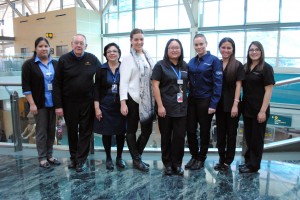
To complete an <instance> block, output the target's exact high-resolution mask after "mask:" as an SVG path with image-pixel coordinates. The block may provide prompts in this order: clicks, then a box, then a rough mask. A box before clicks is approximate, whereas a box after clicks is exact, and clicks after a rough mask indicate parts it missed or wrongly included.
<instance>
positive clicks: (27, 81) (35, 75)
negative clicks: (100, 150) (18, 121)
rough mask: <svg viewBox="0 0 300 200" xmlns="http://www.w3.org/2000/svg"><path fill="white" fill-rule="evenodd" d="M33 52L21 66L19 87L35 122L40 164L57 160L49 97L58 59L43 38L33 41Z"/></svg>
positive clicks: (54, 162) (46, 166) (53, 118)
mask: <svg viewBox="0 0 300 200" xmlns="http://www.w3.org/2000/svg"><path fill="white" fill-rule="evenodd" d="M34 47H35V50H34V54H33V56H32V58H31V59H29V60H27V61H25V62H24V64H23V66H22V90H23V94H24V95H25V97H26V99H27V101H28V103H29V105H30V112H31V113H32V114H33V115H34V117H35V121H36V148H37V151H38V160H39V163H40V167H43V168H49V167H50V164H52V165H59V164H60V162H59V161H58V160H57V159H56V158H54V157H53V156H52V153H53V143H54V140H55V122H56V115H55V110H54V107H53V100H52V91H53V90H52V88H53V87H52V82H53V78H54V73H55V69H56V66H57V61H55V60H53V59H52V58H51V56H50V44H49V42H48V40H47V39H46V38H44V37H39V38H37V39H36V40H35V43H34Z"/></svg>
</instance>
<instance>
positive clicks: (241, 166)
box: [239, 163, 247, 168]
mask: <svg viewBox="0 0 300 200" xmlns="http://www.w3.org/2000/svg"><path fill="white" fill-rule="evenodd" d="M244 167H247V164H246V163H244V164H240V165H239V168H244Z"/></svg>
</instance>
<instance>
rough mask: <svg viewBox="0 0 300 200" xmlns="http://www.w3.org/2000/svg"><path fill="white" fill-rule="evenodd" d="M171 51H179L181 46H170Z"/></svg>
mask: <svg viewBox="0 0 300 200" xmlns="http://www.w3.org/2000/svg"><path fill="white" fill-rule="evenodd" d="M168 49H169V50H170V51H179V50H180V47H169V48H168Z"/></svg>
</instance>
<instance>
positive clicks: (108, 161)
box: [105, 158, 114, 170]
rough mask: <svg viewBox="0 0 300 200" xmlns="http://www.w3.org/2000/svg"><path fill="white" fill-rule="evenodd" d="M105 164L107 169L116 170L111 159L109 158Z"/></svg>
mask: <svg viewBox="0 0 300 200" xmlns="http://www.w3.org/2000/svg"><path fill="white" fill-rule="evenodd" d="M105 162H106V169H108V170H113V169H114V164H113V161H112V159H111V158H107V159H106V161H105Z"/></svg>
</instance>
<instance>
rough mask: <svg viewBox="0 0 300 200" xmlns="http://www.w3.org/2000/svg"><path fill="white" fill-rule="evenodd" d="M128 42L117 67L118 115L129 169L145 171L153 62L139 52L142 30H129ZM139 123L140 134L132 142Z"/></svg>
mask: <svg viewBox="0 0 300 200" xmlns="http://www.w3.org/2000/svg"><path fill="white" fill-rule="evenodd" d="M130 43H131V49H130V54H128V55H127V56H125V57H124V58H123V61H122V64H121V67H120V76H121V77H120V78H121V80H120V100H121V113H122V114H123V115H124V116H126V119H127V134H126V141H127V144H128V148H129V151H130V154H131V157H132V160H133V166H134V167H135V168H137V169H138V170H140V171H143V172H148V171H149V164H148V163H145V162H143V161H142V158H141V155H142V154H143V151H144V148H145V146H146V145H147V142H148V140H149V137H150V134H151V133H152V125H153V116H154V105H153V102H154V101H153V97H152V91H151V80H150V78H151V74H152V69H153V66H154V63H153V60H152V58H151V57H150V56H149V54H148V52H147V51H145V50H144V49H143V46H144V32H143V30H141V29H137V28H136V29H133V30H132V31H131V33H130ZM139 121H140V124H141V134H140V135H139V137H138V139H137V140H136V132H137V129H138V122H139Z"/></svg>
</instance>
